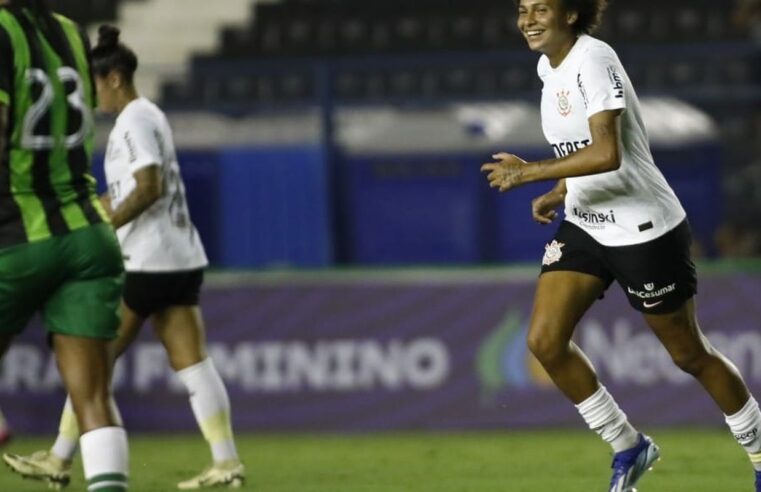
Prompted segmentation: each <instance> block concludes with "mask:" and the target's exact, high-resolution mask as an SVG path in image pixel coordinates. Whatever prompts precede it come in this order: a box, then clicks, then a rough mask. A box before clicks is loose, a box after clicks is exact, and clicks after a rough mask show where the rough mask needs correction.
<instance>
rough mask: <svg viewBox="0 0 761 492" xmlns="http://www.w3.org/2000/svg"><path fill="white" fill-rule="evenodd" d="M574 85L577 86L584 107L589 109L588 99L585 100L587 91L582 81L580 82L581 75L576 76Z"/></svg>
mask: <svg viewBox="0 0 761 492" xmlns="http://www.w3.org/2000/svg"><path fill="white" fill-rule="evenodd" d="M576 84H577V85H578V86H579V92H580V93H581V99H582V100H583V101H584V107H585V108H587V107H589V99H588V98H587V90H586V89H585V88H584V81H583V80H581V74H578V75H577V76H576Z"/></svg>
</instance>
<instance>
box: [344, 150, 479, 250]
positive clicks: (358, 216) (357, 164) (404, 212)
mask: <svg viewBox="0 0 761 492" xmlns="http://www.w3.org/2000/svg"><path fill="white" fill-rule="evenodd" d="M340 166H341V168H340V171H339V174H340V176H341V179H340V182H341V193H342V210H341V211H340V212H339V213H340V214H341V215H342V221H343V228H342V231H341V232H342V237H341V238H340V240H341V241H343V247H344V251H345V256H346V260H347V261H348V262H350V263H359V264H410V263H478V262H480V261H481V260H483V258H484V249H485V248H486V247H487V243H486V238H485V237H484V235H483V234H482V230H483V228H484V224H483V220H484V216H483V214H482V213H481V209H482V202H481V196H482V192H483V190H482V186H483V183H482V180H483V178H482V176H481V175H480V173H479V172H478V168H479V166H480V163H479V161H478V159H477V158H474V157H473V156H472V155H462V154H459V155H458V154H443V155H436V154H424V155H367V156H362V157H347V158H345V159H342V160H341V163H340Z"/></svg>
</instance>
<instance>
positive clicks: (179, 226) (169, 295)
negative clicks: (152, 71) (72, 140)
mask: <svg viewBox="0 0 761 492" xmlns="http://www.w3.org/2000/svg"><path fill="white" fill-rule="evenodd" d="M92 60H93V71H94V73H95V83H96V86H97V91H98V104H99V108H100V109H101V110H103V111H105V112H107V113H115V114H117V115H118V117H117V120H116V124H115V126H114V128H113V130H112V131H111V134H110V136H109V141H108V147H107V151H106V159H105V171H106V178H107V182H108V188H109V193H108V195H107V196H106V195H104V196H103V197H101V200H102V202H103V204H104V206H105V208H106V210H107V211H108V213H109V215H110V216H111V222H112V224H113V226H114V227H115V228H116V229H117V234H118V237H119V241H120V243H121V247H122V252H123V255H124V261H125V265H126V270H127V274H126V279H125V288H124V298H123V302H122V307H121V312H122V323H121V326H120V328H119V337H118V339H117V340H116V343H115V345H114V353H115V355H116V356H118V355H120V354H121V353H122V352H124V350H125V349H126V348H127V347H128V346H129V345H130V343H131V342H132V341H133V340H134V339H135V337H137V335H138V333H139V331H140V328H141V327H142V325H143V323H144V322H145V320H146V319H147V318H149V317H151V318H152V323H153V326H154V328H155V331H156V334H157V336H158V337H159V339H160V340H161V342H162V344H163V345H164V347H165V348H166V351H167V354H168V355H169V362H170V365H171V366H172V368H173V369H174V370H175V371H176V372H177V375H178V376H179V378H180V380H181V381H182V382H183V383H184V385H185V386H186V387H187V389H188V392H189V393H190V395H191V396H190V403H191V407H192V409H193V413H194V415H195V418H196V421H197V422H198V425H199V427H200V428H201V431H202V433H203V435H204V437H205V438H206V440H207V441H208V443H209V446H210V447H211V453H212V456H213V460H214V462H213V464H212V465H211V466H210V467H208V468H207V469H205V470H204V471H203V472H201V473H200V474H199V475H197V476H195V477H193V478H191V479H190V480H187V481H184V482H181V483H179V484H178V487H179V488H180V489H199V488H205V487H218V486H231V487H239V486H241V485H242V484H243V480H244V467H243V464H242V463H241V462H240V460H239V459H238V454H237V450H236V447H235V443H234V440H233V434H232V426H231V424H230V400H229V398H228V395H227V391H226V389H225V386H224V384H223V382H222V379H221V378H220V376H219V374H218V373H217V370H216V369H215V367H214V364H213V362H212V360H211V359H210V358H209V357H208V356H207V354H206V347H205V334H204V325H203V320H202V316H201V311H200V309H199V307H198V298H199V292H200V288H201V284H202V282H203V270H204V267H205V266H206V265H207V259H206V255H205V253H204V248H203V245H202V244H201V241H200V238H199V236H198V233H197V232H196V229H195V227H194V226H193V223H192V222H191V220H190V216H189V213H188V209H187V205H186V202H185V188H184V186H183V183H182V179H181V176H180V169H179V165H178V162H177V157H176V154H175V149H174V143H173V138H172V133H171V129H170V127H169V124H168V122H167V120H166V118H165V116H164V114H163V112H162V111H161V110H160V109H159V108H158V107H157V106H156V105H154V104H153V103H152V102H150V101H149V100H148V99H145V98H143V97H140V95H139V94H138V92H137V89H136V88H135V85H134V82H133V78H134V74H135V70H136V69H137V65H138V60H137V57H136V55H135V54H134V52H133V51H132V50H131V49H130V48H128V47H127V46H125V45H124V44H122V43H120V42H119V30H118V29H116V28H114V27H112V26H101V27H100V29H99V38H98V44H97V45H96V46H95V47H94V48H93V50H92ZM78 433H79V430H78V429H77V427H76V420H75V418H74V416H73V414H72V407H71V404H70V402H69V401H67V403H66V406H65V408H64V412H63V415H62V417H61V425H60V434H59V436H58V438H57V439H56V442H55V444H54V445H53V447H52V448H51V450H50V451H38V452H36V453H34V454H32V455H31V456H18V455H5V460H6V462H7V463H8V465H9V466H10V467H11V468H12V469H13V470H15V471H17V472H19V473H21V474H23V475H27V476H37V477H39V478H41V479H43V480H47V481H49V482H51V483H56V482H58V483H61V484H65V483H66V481H61V480H59V479H58V477H60V476H63V475H66V476H67V475H68V474H69V473H70V468H71V460H72V457H73V456H74V453H75V451H76V436H77V435H78Z"/></svg>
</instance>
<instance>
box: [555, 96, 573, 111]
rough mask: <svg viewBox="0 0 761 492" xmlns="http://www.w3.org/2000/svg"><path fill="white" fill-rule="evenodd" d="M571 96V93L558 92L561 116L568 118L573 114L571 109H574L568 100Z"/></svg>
mask: <svg viewBox="0 0 761 492" xmlns="http://www.w3.org/2000/svg"><path fill="white" fill-rule="evenodd" d="M569 94H570V92H569V91H560V92H558V112H559V113H560V115H561V116H568V115H569V114H571V109H573V107H572V106H571V101H569V100H568V96H569Z"/></svg>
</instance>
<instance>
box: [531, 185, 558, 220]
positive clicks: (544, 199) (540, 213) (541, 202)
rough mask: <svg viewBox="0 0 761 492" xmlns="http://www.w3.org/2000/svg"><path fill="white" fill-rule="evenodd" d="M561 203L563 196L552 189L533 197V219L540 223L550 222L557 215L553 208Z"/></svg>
mask: <svg viewBox="0 0 761 492" xmlns="http://www.w3.org/2000/svg"><path fill="white" fill-rule="evenodd" d="M562 203H563V197H562V196H561V195H560V194H559V193H557V192H555V191H554V190H553V191H550V192H549V193H545V194H544V195H541V196H538V197H536V198H534V199H533V200H531V215H532V217H533V218H534V221H536V222H538V223H540V224H549V223H551V222H552V221H553V220H555V217H557V215H558V213H557V211H556V210H555V209H557V208H558V207H559V206H560V205H561V204H562Z"/></svg>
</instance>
